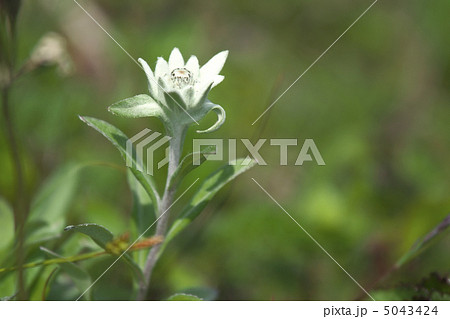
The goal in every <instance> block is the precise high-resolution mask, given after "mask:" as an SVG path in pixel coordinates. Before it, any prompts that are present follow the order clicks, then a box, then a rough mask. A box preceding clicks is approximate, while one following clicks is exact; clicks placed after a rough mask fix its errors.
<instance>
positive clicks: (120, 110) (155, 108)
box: [108, 94, 164, 118]
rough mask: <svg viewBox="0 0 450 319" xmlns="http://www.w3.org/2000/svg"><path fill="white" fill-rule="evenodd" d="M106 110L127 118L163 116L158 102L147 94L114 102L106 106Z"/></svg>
mask: <svg viewBox="0 0 450 319" xmlns="http://www.w3.org/2000/svg"><path fill="white" fill-rule="evenodd" d="M108 111H110V112H111V113H112V114H114V115H119V116H122V117H129V118H139V117H151V116H156V117H162V116H164V113H163V110H162V109H161V107H160V106H159V105H158V103H156V102H155V101H154V100H153V99H152V98H151V97H150V96H148V95H147V94H139V95H136V96H133V97H130V98H128V99H125V100H122V101H119V102H117V103H114V104H113V105H111V106H110V107H108Z"/></svg>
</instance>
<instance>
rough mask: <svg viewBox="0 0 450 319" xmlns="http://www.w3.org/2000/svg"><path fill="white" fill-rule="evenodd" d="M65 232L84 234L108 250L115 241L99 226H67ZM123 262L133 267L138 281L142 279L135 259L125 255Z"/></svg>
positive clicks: (110, 234) (108, 232) (107, 231)
mask: <svg viewBox="0 0 450 319" xmlns="http://www.w3.org/2000/svg"><path fill="white" fill-rule="evenodd" d="M64 230H66V231H67V230H73V231H77V232H80V233H82V234H85V235H88V236H89V237H91V238H92V240H93V241H94V242H95V243H96V244H97V245H99V246H100V247H101V248H103V249H105V250H106V244H108V243H109V242H111V241H112V240H113V239H114V236H113V234H112V233H111V232H110V231H109V230H108V229H106V228H105V227H103V226H100V225H97V224H81V225H71V226H67V227H66V228H65V229H64ZM122 257H123V260H124V261H125V262H126V263H127V264H128V265H129V266H130V267H131V269H132V270H133V273H134V274H135V275H136V277H137V278H138V279H141V278H142V276H143V275H142V270H141V268H139V266H138V265H137V264H136V263H135V262H134V260H133V258H131V256H130V255H129V254H128V253H125V254H123V256H122Z"/></svg>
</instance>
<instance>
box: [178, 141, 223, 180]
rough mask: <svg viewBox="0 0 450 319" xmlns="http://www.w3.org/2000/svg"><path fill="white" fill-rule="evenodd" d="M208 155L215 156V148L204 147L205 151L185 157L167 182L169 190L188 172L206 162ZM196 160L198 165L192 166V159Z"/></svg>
mask: <svg viewBox="0 0 450 319" xmlns="http://www.w3.org/2000/svg"><path fill="white" fill-rule="evenodd" d="M208 154H215V148H214V146H210V147H206V148H205V149H203V150H201V151H200V152H195V153H191V154H189V155H186V156H185V157H184V158H183V159H182V160H181V163H180V165H178V167H177V169H176V170H175V172H174V173H173V175H172V177H171V179H170V182H169V188H172V189H173V188H176V187H177V186H178V185H179V184H180V182H181V181H182V180H183V178H184V177H185V176H186V175H188V174H189V173H190V172H192V171H193V170H194V169H196V168H197V167H199V166H200V165H201V164H203V163H204V162H205V161H206V160H207V155H208ZM196 158H197V159H198V161H199V163H198V164H194V159H196Z"/></svg>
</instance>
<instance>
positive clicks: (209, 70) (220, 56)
mask: <svg viewBox="0 0 450 319" xmlns="http://www.w3.org/2000/svg"><path fill="white" fill-rule="evenodd" d="M227 57H228V50H227V51H222V52H219V53H217V54H216V55H215V56H213V57H212V58H211V60H209V61H208V62H207V63H206V64H205V65H204V66H202V68H201V69H200V77H201V78H212V77H213V76H215V75H218V74H219V73H220V71H221V70H222V68H223V65H224V64H225V61H226V60H227Z"/></svg>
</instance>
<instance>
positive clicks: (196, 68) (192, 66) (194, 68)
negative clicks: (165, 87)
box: [185, 55, 200, 80]
mask: <svg viewBox="0 0 450 319" xmlns="http://www.w3.org/2000/svg"><path fill="white" fill-rule="evenodd" d="M185 68H186V69H188V70H189V71H190V72H192V75H193V76H194V80H195V79H197V78H198V75H199V73H200V65H199V64H198V59H197V57H196V56H195V55H192V56H191V57H190V58H189V60H188V61H187V62H186V65H185Z"/></svg>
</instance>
